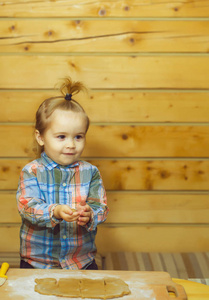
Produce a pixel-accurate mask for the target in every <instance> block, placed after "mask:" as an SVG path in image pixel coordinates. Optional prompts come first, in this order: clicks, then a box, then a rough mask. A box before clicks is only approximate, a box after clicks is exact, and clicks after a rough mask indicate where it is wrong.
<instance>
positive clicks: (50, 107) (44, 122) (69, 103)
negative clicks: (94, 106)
mask: <svg viewBox="0 0 209 300" xmlns="http://www.w3.org/2000/svg"><path fill="white" fill-rule="evenodd" d="M86 90H87V89H86V87H85V86H84V85H83V84H82V83H81V82H79V81H75V82H74V81H72V79H71V78H65V79H64V80H63V83H62V84H61V86H60V92H61V95H60V96H57V97H52V98H48V99H46V100H44V101H43V102H42V103H41V105H40V106H39V108H38V110H37V112H36V121H35V130H38V131H39V133H40V135H43V134H44V131H45V130H46V128H47V126H48V124H49V121H50V116H51V115H52V113H53V112H54V111H55V110H56V109H61V110H68V111H73V112H81V113H83V114H84V115H85V117H86V124H87V127H86V132H87V130H88V128H89V123H90V121H89V117H88V116H87V114H86V112H85V110H84V109H83V107H82V106H81V105H80V104H79V103H78V102H77V101H75V100H74V99H72V97H73V96H74V95H76V94H78V93H79V92H80V91H86ZM43 151H44V147H43V146H40V145H39V144H38V143H37V142H36V140H35V147H34V152H35V154H36V156H40V154H41V152H43Z"/></svg>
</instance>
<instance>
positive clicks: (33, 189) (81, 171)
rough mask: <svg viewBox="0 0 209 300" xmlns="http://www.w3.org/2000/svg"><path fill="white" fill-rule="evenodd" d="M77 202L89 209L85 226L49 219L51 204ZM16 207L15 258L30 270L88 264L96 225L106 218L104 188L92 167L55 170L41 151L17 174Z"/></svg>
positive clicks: (83, 165)
mask: <svg viewBox="0 0 209 300" xmlns="http://www.w3.org/2000/svg"><path fill="white" fill-rule="evenodd" d="M81 199H85V201H86V203H87V204H88V205H89V206H90V207H91V209H92V217H91V220H90V222H89V223H87V224H86V225H85V226H79V225H77V222H66V221H64V220H58V219H56V218H55V217H54V216H53V210H54V208H55V206H56V205H58V204H67V205H69V206H70V207H71V208H76V206H77V204H78V203H79V202H80V201H81ZM17 206H18V210H19V213H20V215H21V217H22V226H21V229H20V255H21V259H23V260H25V261H26V262H28V263H30V264H31V265H32V266H34V267H35V268H49V269H50V268H66V269H82V268H85V267H86V266H88V265H89V264H91V262H92V260H93V259H94V256H95V253H96V246H95V236H96V231H97V229H96V228H97V225H98V224H100V223H102V222H104V221H105V220H106V217H107V214H108V207H107V200H106V193H105V189H104V186H103V183H102V179H101V176H100V174H99V171H98V169H97V168H96V167H95V166H93V165H91V164H90V163H88V162H85V161H78V162H75V163H73V164H71V165H69V166H61V165H58V164H57V163H55V162H54V161H52V160H51V159H50V158H49V157H48V156H47V155H46V154H45V153H42V155H41V158H39V159H37V160H34V161H32V162H30V163H29V164H27V165H26V166H25V167H24V168H23V170H22V172H21V175H20V180H19V185H18V190H17Z"/></svg>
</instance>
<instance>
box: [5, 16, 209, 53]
mask: <svg viewBox="0 0 209 300" xmlns="http://www.w3.org/2000/svg"><path fill="white" fill-rule="evenodd" d="M165 24H166V26H165ZM208 36H209V21H203V20H200V21H199V20H198V21H185V20H184V21H179V20H178V21H173V20H169V21H168V20H167V21H161V20H159V21H158V20H154V21H153V20H150V21H147V20H143V21H133V20H120V19H117V20H77V19H76V20H63V19H54V20H53V22H50V25H49V21H48V19H41V20H38V19H20V20H19V19H13V20H4V19H3V20H0V52H7V53H8V52H20V53H34V52H36V53H38V52H50V53H53V52H61V53H69V52H71V53H72V52H79V53H94V52H102V53H104V52H106V53H108V52H109V53H110V52H112V53H126V52H132V53H134V52H136V53H140V52H149V53H150V52H151V53H155V52H171V53H174V52H175V53H178V52H183V53H190V52H192V53H193V52H200V53H204V52H205V53H207V52H208Z"/></svg>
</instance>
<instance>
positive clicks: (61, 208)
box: [54, 205, 79, 222]
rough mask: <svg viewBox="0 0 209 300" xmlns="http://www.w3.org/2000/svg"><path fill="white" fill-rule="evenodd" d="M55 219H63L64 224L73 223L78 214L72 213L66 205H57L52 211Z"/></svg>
mask: <svg viewBox="0 0 209 300" xmlns="http://www.w3.org/2000/svg"><path fill="white" fill-rule="evenodd" d="M54 216H55V218H56V219H63V220H65V221H66V222H74V221H76V220H77V219H78V217H79V214H78V212H77V211H76V212H75V211H73V210H72V209H71V208H70V206H68V205H57V206H56V207H55V209H54Z"/></svg>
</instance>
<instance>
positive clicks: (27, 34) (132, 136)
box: [0, 0, 209, 253]
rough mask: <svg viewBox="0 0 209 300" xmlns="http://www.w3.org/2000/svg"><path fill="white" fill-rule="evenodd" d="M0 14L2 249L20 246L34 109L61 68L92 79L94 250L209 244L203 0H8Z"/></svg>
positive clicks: (62, 73) (207, 27) (208, 30)
mask: <svg viewBox="0 0 209 300" xmlns="http://www.w3.org/2000/svg"><path fill="white" fill-rule="evenodd" d="M0 16H1V18H0V111H1V114H0V141H1V142H0V143H1V147H0V190H1V191H0V237H1V244H0V251H5V252H14V251H18V250H19V226H20V222H21V220H20V217H19V214H18V212H17V208H16V199H15V193H16V189H17V183H18V178H19V174H20V170H21V169H22V167H23V166H24V165H25V164H26V163H27V162H28V161H30V160H31V159H32V155H33V153H32V151H31V145H32V134H33V121H34V114H35V111H36V109H37V108H38V106H39V104H40V103H41V102H42V101H43V100H44V99H45V98H47V97H50V96H53V95H56V94H57V90H56V89H54V87H55V84H56V83H57V81H58V80H59V79H60V78H63V77H66V76H71V77H72V78H73V79H74V80H81V81H83V83H84V84H85V85H87V86H88V87H89V89H90V91H89V96H86V95H79V96H78V97H77V98H76V99H77V100H78V101H80V103H81V104H82V105H83V106H84V108H85V110H86V112H87V113H88V115H89V116H90V119H91V127H90V129H89V132H88V135H87V146H86V150H85V152H84V155H83V157H84V159H86V160H88V161H90V162H91V163H93V164H95V165H97V166H98V167H99V169H100V171H101V174H102V176H103V179H104V183H105V187H106V189H107V194H108V204H109V207H110V214H109V217H108V220H107V221H106V223H104V224H103V225H101V226H100V227H99V230H98V237H97V244H98V249H99V252H100V253H105V252H107V251H162V252H166V251H171V252H177V251H180V252H184V251H188V252H190V251H209V217H208V216H209V197H208V192H209V159H208V158H209V127H208V123H209V110H208V109H209V80H208V78H209V55H208V52H209V18H208V17H209V1H207V0H204V1H181V0H180V1H178V2H169V1H159V0H157V1H155V0H153V1H147V0H141V1H136V0H135V1H134V0H133V1H88V0H83V1H81V3H79V1H69V0H62V1H61V0H57V1H56V0H54V1H46V0H45V1H44V0H42V1H33V2H31V1H29V0H24V1H21V2H17V1H16V0H11V1H9V2H8V1H1V4H0Z"/></svg>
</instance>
